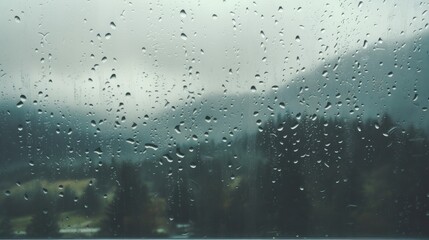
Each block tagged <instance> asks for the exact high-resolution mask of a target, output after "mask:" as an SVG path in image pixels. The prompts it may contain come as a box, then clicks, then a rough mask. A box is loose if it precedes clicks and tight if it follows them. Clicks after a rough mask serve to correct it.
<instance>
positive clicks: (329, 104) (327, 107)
mask: <svg viewBox="0 0 429 240" xmlns="http://www.w3.org/2000/svg"><path fill="white" fill-rule="evenodd" d="M331 106H332V104H331V102H327V103H326V106H325V110H328V109H330V108H331Z"/></svg>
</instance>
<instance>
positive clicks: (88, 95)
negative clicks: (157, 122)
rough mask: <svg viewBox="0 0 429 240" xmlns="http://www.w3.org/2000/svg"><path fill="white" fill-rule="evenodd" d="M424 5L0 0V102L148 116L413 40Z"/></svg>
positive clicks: (423, 20) (325, 0)
mask: <svg viewBox="0 0 429 240" xmlns="http://www.w3.org/2000/svg"><path fill="white" fill-rule="evenodd" d="M428 8H429V7H428V3H427V2H425V1H417V0H416V1H414V0H409V1H403V0H397V1H393V0H388V1H382V0H373V1H369V0H363V1H355V0H346V1H338V0H320V1H244V0H243V1H233V0H225V1H223V0H210V1H196V0H195V1H191V0H188V1H177V0H175V1H167V0H165V1H162V0H159V1H105V0H92V1H88V0H85V1H84V0H74V1H59V0H55V1H34V0H20V1H15V0H14V1H12V0H11V1H0V29H1V30H2V33H1V34H0V46H1V48H0V71H1V72H0V76H1V77H0V84H1V89H0V94H1V96H2V99H16V100H17V101H19V96H20V95H21V94H25V95H26V96H27V98H29V99H36V98H38V97H40V96H39V95H38V94H37V93H39V92H43V94H42V95H41V96H45V95H49V100H46V101H45V103H46V104H48V105H49V104H53V103H58V104H59V105H58V106H59V107H62V106H64V104H66V105H70V106H72V107H73V106H78V107H79V106H83V105H84V104H89V103H90V104H93V105H94V106H96V107H99V108H100V109H105V108H108V107H117V105H118V102H121V101H124V102H127V101H128V102H130V103H132V105H133V106H136V104H138V106H137V107H141V108H150V107H152V108H153V109H156V108H157V107H159V106H164V105H165V103H166V102H167V101H168V102H171V103H175V102H177V101H178V100H179V99H180V98H187V97H188V96H190V95H193V94H194V95H195V94H202V95H203V96H204V94H212V93H218V92H221V91H224V87H225V88H226V89H227V90H228V94H236V93H241V92H249V91H250V87H251V86H252V85H256V86H258V87H260V88H267V89H268V88H270V87H271V86H272V85H281V84H284V83H286V82H287V81H288V80H289V79H291V78H293V77H294V76H296V74H297V73H302V72H303V71H311V69H312V68H314V67H316V66H318V65H320V64H323V63H324V61H325V60H329V59H333V58H336V57H338V56H342V55H345V54H347V53H350V52H353V51H356V50H360V49H362V48H363V47H364V41H367V43H368V44H367V45H366V47H367V48H382V43H381V42H379V39H382V41H383V42H386V41H405V40H406V39H410V38H413V37H414V36H416V35H417V34H421V30H422V29H423V31H425V30H424V29H425V25H426V24H428V20H427V18H428V14H427V13H426V11H427V10H428ZM103 58H105V59H104V60H103ZM112 74H115V76H116V78H112V79H111V76H112ZM258 76H259V77H258ZM222 85H223V86H224V87H223V86H222ZM203 89H204V90H203ZM127 93H129V95H130V96H128V97H126V95H127Z"/></svg>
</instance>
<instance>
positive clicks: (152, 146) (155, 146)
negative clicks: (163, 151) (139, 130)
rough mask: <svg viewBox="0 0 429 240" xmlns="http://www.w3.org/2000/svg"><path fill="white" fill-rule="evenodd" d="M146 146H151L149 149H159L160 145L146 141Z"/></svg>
mask: <svg viewBox="0 0 429 240" xmlns="http://www.w3.org/2000/svg"><path fill="white" fill-rule="evenodd" d="M144 146H145V148H149V149H152V150H155V151H156V150H158V145H156V144H153V143H146V144H145V145H144Z"/></svg>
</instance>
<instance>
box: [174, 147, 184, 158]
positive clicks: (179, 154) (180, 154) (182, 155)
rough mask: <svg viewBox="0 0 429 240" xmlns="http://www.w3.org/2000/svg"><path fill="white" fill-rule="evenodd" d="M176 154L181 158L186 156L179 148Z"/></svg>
mask: <svg viewBox="0 0 429 240" xmlns="http://www.w3.org/2000/svg"><path fill="white" fill-rule="evenodd" d="M176 156H177V157H179V158H184V157H185V154H183V153H181V152H180V150H179V149H177V150H176Z"/></svg>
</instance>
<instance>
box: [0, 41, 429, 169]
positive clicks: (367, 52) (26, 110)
mask: <svg viewBox="0 0 429 240" xmlns="http://www.w3.org/2000/svg"><path fill="white" fill-rule="evenodd" d="M428 46H429V44H428V38H427V37H426V36H425V37H422V38H419V39H412V40H410V41H408V42H406V43H401V42H386V41H380V42H377V43H374V44H373V45H369V46H366V49H360V50H356V51H355V52H353V53H350V54H347V55H344V56H341V57H338V58H336V59H332V60H330V61H326V62H325V63H324V64H322V65H319V66H318V67H315V68H314V69H313V70H311V71H309V70H305V71H303V72H300V73H298V74H296V75H295V76H294V77H293V78H292V79H291V80H290V81H289V82H287V83H283V84H281V85H272V86H271V87H269V88H268V87H267V84H266V83H265V82H269V80H268V79H266V78H268V76H269V75H268V74H266V75H267V76H265V75H262V76H260V77H258V79H259V80H260V82H259V83H255V85H254V88H253V87H251V88H252V89H248V93H239V94H237V93H233V94H231V93H230V92H229V89H228V88H226V87H225V88H224V93H222V94H211V95H208V96H205V95H202V94H198V93H196V92H192V91H190V90H186V89H185V90H184V91H187V94H188V96H187V98H186V99H182V100H181V101H180V104H175V103H168V102H165V103H164V105H165V106H164V107H163V108H162V110H161V111H159V112H157V113H149V112H148V113H147V114H145V113H141V114H138V116H137V117H128V114H129V111H126V110H125V108H126V106H127V103H126V101H124V102H123V103H119V104H118V106H116V107H115V108H112V109H111V110H109V111H108V114H101V113H98V112H96V111H95V110H94V111H93V112H85V111H79V109H76V108H68V107H64V108H63V107H61V106H62V105H61V104H58V106H57V108H50V107H41V106H40V105H39V103H38V102H37V100H36V99H37V98H35V99H34V100H33V99H27V97H24V96H23V97H22V99H21V100H19V101H21V102H22V106H21V104H20V103H18V105H17V103H16V102H12V101H11V100H8V99H6V100H5V101H4V102H3V103H4V104H2V106H1V109H2V118H1V126H0V128H1V132H2V133H3V135H4V136H8V137H7V138H1V144H0V146H1V151H2V153H3V154H2V156H3V159H2V162H3V163H8V164H11V163H14V162H23V163H25V164H28V162H30V164H34V163H39V164H40V163H45V162H50V161H55V162H57V163H60V162H62V163H67V164H73V163H76V162H79V161H81V160H82V159H84V158H85V156H86V157H87V158H90V159H93V160H95V161H99V160H102V161H105V160H109V159H110V158H111V157H120V158H130V159H151V158H153V157H154V156H155V157H160V156H161V154H163V153H164V152H165V151H166V150H167V149H170V150H174V151H175V149H176V148H178V147H179V146H180V145H183V144H187V145H193V144H198V143H201V142H204V141H211V140H213V141H224V142H225V144H229V143H233V142H234V138H236V137H237V136H239V135H242V134H251V133H254V132H256V131H257V129H258V125H260V124H261V123H263V122H264V121H266V120H267V119H268V118H269V117H270V116H274V117H275V116H277V115H283V114H292V115H293V116H297V122H296V123H297V124H299V121H300V119H299V116H300V115H302V114H304V113H306V114H308V115H313V114H314V117H317V116H319V117H320V116H326V117H336V116H337V117H340V118H345V119H347V118H350V119H351V118H356V117H358V118H361V119H362V120H365V119H366V118H368V117H371V118H380V117H381V116H382V115H383V114H384V113H388V114H390V115H391V116H392V117H393V118H394V120H395V121H396V123H397V124H398V126H400V127H406V126H408V125H415V126H416V127H418V128H423V129H426V130H428V129H429V117H428V111H427V109H428V105H429V91H427V90H429V82H428V81H427V76H429V72H428V71H429V70H428V69H427V68H425V66H427V65H428V64H429V55H428V51H429V49H428ZM39 98H40V99H43V98H48V97H46V96H43V94H40V95H39ZM32 101H35V102H33V104H32V103H31V102H32ZM40 101H41V102H43V101H44V100H40ZM142 104H144V103H142ZM131 115H133V114H131ZM180 151H183V152H186V151H187V149H183V150H180Z"/></svg>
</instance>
